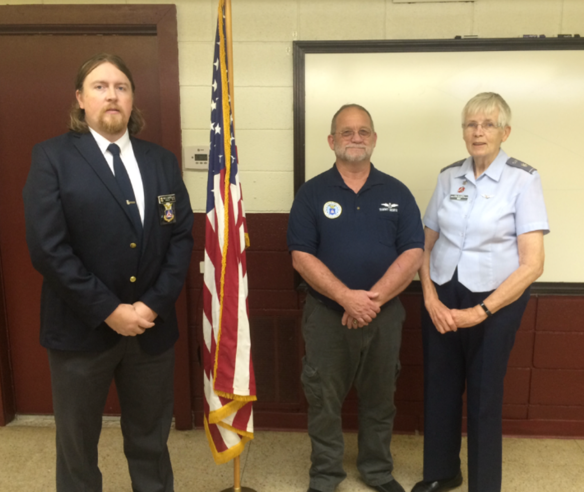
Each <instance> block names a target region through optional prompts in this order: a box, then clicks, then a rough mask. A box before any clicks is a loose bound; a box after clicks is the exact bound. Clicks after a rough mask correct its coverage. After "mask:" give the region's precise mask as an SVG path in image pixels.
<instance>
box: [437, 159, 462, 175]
mask: <svg viewBox="0 0 584 492" xmlns="http://www.w3.org/2000/svg"><path fill="white" fill-rule="evenodd" d="M464 161H466V159H462V160H460V161H456V162H454V163H453V164H450V166H446V167H444V168H442V169H440V172H441V173H443V172H444V171H446V170H447V169H450V168H451V167H460V166H462V164H463V163H464Z"/></svg>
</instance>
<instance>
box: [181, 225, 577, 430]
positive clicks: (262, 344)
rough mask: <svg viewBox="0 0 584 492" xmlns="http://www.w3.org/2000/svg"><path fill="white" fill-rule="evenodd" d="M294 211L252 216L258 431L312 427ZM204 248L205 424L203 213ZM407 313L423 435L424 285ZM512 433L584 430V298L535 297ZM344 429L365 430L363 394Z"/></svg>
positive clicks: (198, 402)
mask: <svg viewBox="0 0 584 492" xmlns="http://www.w3.org/2000/svg"><path fill="white" fill-rule="evenodd" d="M287 222H288V216H287V215H286V214H249V215H248V229H249V233H250V237H251V248H250V249H249V250H248V256H247V259H248V275H249V289H250V293H249V306H250V317H251V336H252V343H253V358H254V366H255V371H256V379H257V384H258V398H259V400H258V403H257V404H256V406H255V414H254V418H255V423H256V427H258V428H271V429H276V428H279V429H285V428H288V429H305V428H306V401H305V400H304V395H303V392H302V388H301V385H300V371H301V358H302V354H303V341H302V335H301V331H300V316H301V312H302V303H303V298H304V296H303V294H301V293H298V292H297V291H296V290H295V282H296V281H295V275H294V271H293V269H292V266H291V261H290V256H289V254H288V252H287V248H286V227H287ZM194 232H195V236H196V240H195V251H194V253H193V263H192V265H191V270H190V274H189V281H188V294H189V304H190V306H189V310H190V312H189V327H190V347H191V351H192V354H193V357H192V373H193V408H194V409H195V422H196V425H197V426H199V425H201V424H202V395H203V389H202V376H201V373H202V372H201V367H200V364H199V362H198V355H197V354H198V347H199V344H201V343H202V333H201V319H202V291H201V287H202V275H201V274H200V273H199V262H200V261H202V260H203V248H204V215H203V214H196V220H195V229H194ZM401 300H402V303H403V304H404V307H405V308H406V312H407V318H406V322H405V324H404V331H403V341H402V348H401V362H402V372H401V375H400V378H399V381H398V388H397V392H396V405H397V408H398V415H397V418H396V424H395V427H396V431H398V432H400V431H401V432H415V431H423V425H424V424H423V371H422V364H423V358H422V334H421V317H420V308H421V302H422V296H421V294H420V293H419V292H416V288H415V286H414V288H412V289H410V291H409V292H407V293H404V294H402V296H401ZM503 418H504V423H503V430H504V433H505V434H508V435H547V436H584V297H577V296H574V297H572V296H554V295H541V294H540V295H532V298H531V299H530V301H529V303H528V306H527V310H526V312H525V315H524V317H523V321H522V323H521V328H520V330H519V332H518V333H517V338H516V342H515V346H514V348H513V352H512V353H511V359H510V362H509V367H508V370H507V377H506V379H505V398H504V408H503ZM343 421H344V426H345V428H347V429H356V428H357V400H356V395H355V393H354V392H351V393H350V394H349V396H348V397H347V401H346V402H345V406H344V409H343Z"/></svg>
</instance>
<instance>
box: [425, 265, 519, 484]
mask: <svg viewBox="0 0 584 492" xmlns="http://www.w3.org/2000/svg"><path fill="white" fill-rule="evenodd" d="M435 286H436V290H437V292H438V297H439V298H440V300H441V301H442V302H443V303H444V304H445V305H446V306H447V307H449V308H451V309H465V308H469V307H473V306H476V305H477V304H479V303H480V302H481V301H483V300H484V299H486V298H487V297H488V296H489V294H491V292H471V291H470V290H468V289H467V288H466V287H465V286H464V285H462V284H461V283H459V282H458V278H457V274H456V273H455V274H454V277H453V278H452V280H451V281H450V282H447V283H446V284H444V285H441V286H440V285H435ZM528 300H529V289H527V290H526V291H525V292H524V293H523V294H522V295H521V297H520V298H519V299H518V300H516V301H515V302H513V303H512V304H510V305H508V306H506V307H504V308H503V309H501V310H499V311H497V312H496V313H495V314H494V315H493V316H492V317H490V318H487V319H486V320H485V321H484V322H483V323H481V324H480V325H477V326H474V327H472V328H462V329H459V330H458V331H456V332H448V333H446V334H444V335H442V334H440V333H439V332H438V331H437V330H436V328H435V327H434V325H433V323H432V320H431V318H430V315H429V314H428V312H427V311H426V309H425V308H424V307H423V308H422V335H423V346H424V480H427V481H434V480H441V479H445V478H450V477H453V476H455V475H456V474H457V473H458V471H459V470H460V445H461V425H462V395H463V393H464V389H465V382H466V388H467V419H468V482H469V487H468V490H469V492H498V491H500V490H501V464H502V409H503V382H504V378H505V373H506V371H507V362H508V360H509V354H510V353H511V349H512V348H513V344H514V342H515V333H516V332H517V330H518V329H519V325H520V324H521V317H522V316H523V312H524V311H525V307H526V305H527V301H528Z"/></svg>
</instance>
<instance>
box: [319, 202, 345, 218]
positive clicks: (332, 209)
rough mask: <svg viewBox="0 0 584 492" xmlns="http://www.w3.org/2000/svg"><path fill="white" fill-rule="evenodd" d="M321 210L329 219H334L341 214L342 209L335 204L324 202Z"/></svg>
mask: <svg viewBox="0 0 584 492" xmlns="http://www.w3.org/2000/svg"><path fill="white" fill-rule="evenodd" d="M322 210H323V212H324V215H325V216H326V217H328V218H329V219H336V218H337V217H339V216H340V215H341V213H342V212H343V208H342V207H341V206H340V205H339V204H338V203H337V202H326V203H325V204H324V207H323V209H322Z"/></svg>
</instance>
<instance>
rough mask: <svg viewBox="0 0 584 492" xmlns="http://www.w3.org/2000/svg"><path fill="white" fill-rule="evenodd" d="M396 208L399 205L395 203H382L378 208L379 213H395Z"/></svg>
mask: <svg viewBox="0 0 584 492" xmlns="http://www.w3.org/2000/svg"><path fill="white" fill-rule="evenodd" d="M397 207H399V205H398V204H397V203H382V204H381V207H379V211H380V212H397Z"/></svg>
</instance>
